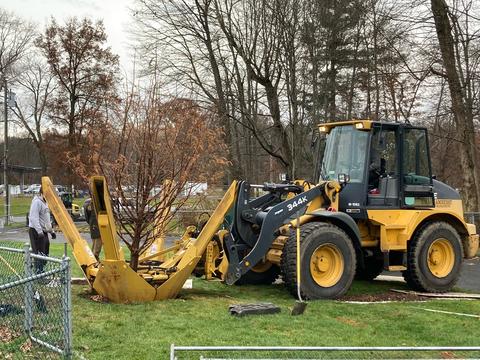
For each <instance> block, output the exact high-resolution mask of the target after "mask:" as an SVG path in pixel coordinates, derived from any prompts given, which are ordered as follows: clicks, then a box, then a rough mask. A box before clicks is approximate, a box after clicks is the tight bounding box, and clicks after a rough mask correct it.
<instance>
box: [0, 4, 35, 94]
mask: <svg viewBox="0 0 480 360" xmlns="http://www.w3.org/2000/svg"><path fill="white" fill-rule="evenodd" d="M35 36H36V34H35V30H34V27H33V25H32V24H31V23H29V22H28V21H25V20H24V19H22V18H20V17H18V16H16V15H15V14H14V13H11V12H9V11H6V10H4V9H2V8H0V73H1V75H2V77H5V76H7V73H8V72H11V71H12V70H13V65H14V64H15V63H16V62H17V61H18V60H20V59H21V58H22V56H23V55H25V53H26V52H27V50H28V48H29V46H31V44H32V41H33V39H34V37H35ZM2 85H3V81H2Z"/></svg>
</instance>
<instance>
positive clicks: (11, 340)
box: [0, 244, 72, 359]
mask: <svg viewBox="0 0 480 360" xmlns="http://www.w3.org/2000/svg"><path fill="white" fill-rule="evenodd" d="M11 246H12V245H10V244H9V247H5V246H0V358H2V359H24V358H28V359H31V358H34V359H58V358H62V357H64V358H67V359H69V358H71V351H72V350H71V349H72V323H71V286H70V278H71V275H70V260H69V258H67V257H65V256H64V257H63V258H62V259H55V258H51V257H45V256H40V255H36V254H32V253H31V252H30V248H29V246H28V245H25V246H24V247H23V248H12V247H11Z"/></svg>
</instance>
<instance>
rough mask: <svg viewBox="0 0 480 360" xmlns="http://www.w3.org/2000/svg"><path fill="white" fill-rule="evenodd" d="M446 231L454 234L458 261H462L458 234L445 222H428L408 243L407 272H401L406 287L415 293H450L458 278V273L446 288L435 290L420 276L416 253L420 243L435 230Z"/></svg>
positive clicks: (461, 249)
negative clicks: (458, 251)
mask: <svg viewBox="0 0 480 360" xmlns="http://www.w3.org/2000/svg"><path fill="white" fill-rule="evenodd" d="M442 228H443V229H448V230H449V231H451V232H452V233H453V234H456V235H457V236H456V237H457V240H458V241H459V242H460V251H461V254H460V259H463V246H462V243H461V241H460V237H459V235H458V232H457V231H456V230H455V228H454V227H453V226H452V225H450V224H449V223H447V222H444V221H435V222H428V223H426V224H424V225H423V226H422V227H421V228H420V229H419V230H418V231H417V233H416V234H415V235H414V237H413V238H412V239H411V240H410V241H409V246H408V249H407V270H405V271H403V272H402V275H403V278H404V280H405V282H406V283H407V285H408V286H409V287H410V288H412V289H413V290H415V291H426V292H431V293H444V292H447V291H450V290H451V288H453V287H454V286H455V284H456V283H457V281H458V279H459V278H460V271H459V272H458V274H456V276H455V278H454V279H453V281H452V282H451V283H450V286H449V287H448V288H437V287H435V286H433V285H432V284H429V283H428V282H427V281H425V279H424V278H423V277H422V276H421V273H420V269H419V263H418V261H419V256H418V252H419V251H420V249H421V247H422V245H423V241H421V240H422V239H423V238H424V237H426V236H428V234H429V233H431V232H433V231H435V230H437V229H442Z"/></svg>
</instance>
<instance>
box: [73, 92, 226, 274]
mask: <svg viewBox="0 0 480 360" xmlns="http://www.w3.org/2000/svg"><path fill="white" fill-rule="evenodd" d="M114 113H115V114H114V119H112V121H111V122H110V126H107V127H103V128H102V129H98V128H92V129H90V131H89V135H88V136H87V142H88V143H89V144H90V146H89V148H90V149H91V151H90V154H89V161H88V162H85V161H82V160H81V159H80V157H78V158H77V159H76V161H75V167H76V169H77V172H78V173H79V174H80V175H82V176H83V177H86V175H87V173H88V171H89V170H88V169H96V170H97V171H98V173H100V174H102V175H104V176H106V178H107V181H108V182H109V185H110V191H111V193H112V197H113V198H114V201H113V209H114V212H115V217H116V220H117V223H118V224H119V229H118V233H119V236H120V238H121V239H122V240H123V241H124V242H125V244H126V245H127V247H128V249H129V250H130V255H131V257H130V266H131V267H132V268H133V269H137V266H138V259H139V257H140V255H142V254H143V253H144V252H145V251H146V250H147V249H148V248H149V246H150V245H151V244H152V243H153V242H154V240H155V237H156V234H158V233H159V232H160V233H161V232H163V231H162V230H163V229H164V228H165V227H166V226H167V224H168V223H169V222H170V220H171V219H172V217H173V216H174V215H175V213H176V211H177V210H178V209H179V208H181V207H182V205H184V204H185V202H186V201H187V199H188V198H189V195H190V191H191V190H192V189H191V187H192V185H191V184H192V183H195V182H207V181H208V183H209V184H212V183H215V182H216V181H218V180H220V179H221V176H222V175H223V171H224V169H225V165H226V164H227V160H226V158H227V150H226V146H225V145H224V139H223V136H224V134H223V132H222V131H220V130H218V129H219V126H218V124H217V123H216V121H218V120H216V117H215V116H213V115H212V114H213V112H211V111H207V110H204V109H202V108H201V107H200V106H198V104H196V103H195V102H193V101H191V100H186V99H175V100H170V101H166V102H162V101H160V99H159V96H158V91H157V88H156V87H155V86H152V87H151V88H150V89H149V90H148V91H141V90H136V89H135V90H130V91H129V92H128V95H127V96H126V98H125V99H124V101H122V103H121V104H120V105H119V106H118V107H117V108H116V110H115V111H114ZM153 224H155V226H156V229H155V231H154V225H153Z"/></svg>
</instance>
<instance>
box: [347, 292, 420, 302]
mask: <svg viewBox="0 0 480 360" xmlns="http://www.w3.org/2000/svg"><path fill="white" fill-rule="evenodd" d="M426 300H427V299H426V298H425V297H422V296H419V295H415V294H402V293H397V292H393V291H387V292H384V293H379V294H357V295H345V296H342V297H341V298H339V299H338V301H355V302H365V303H366V302H387V301H426Z"/></svg>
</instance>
